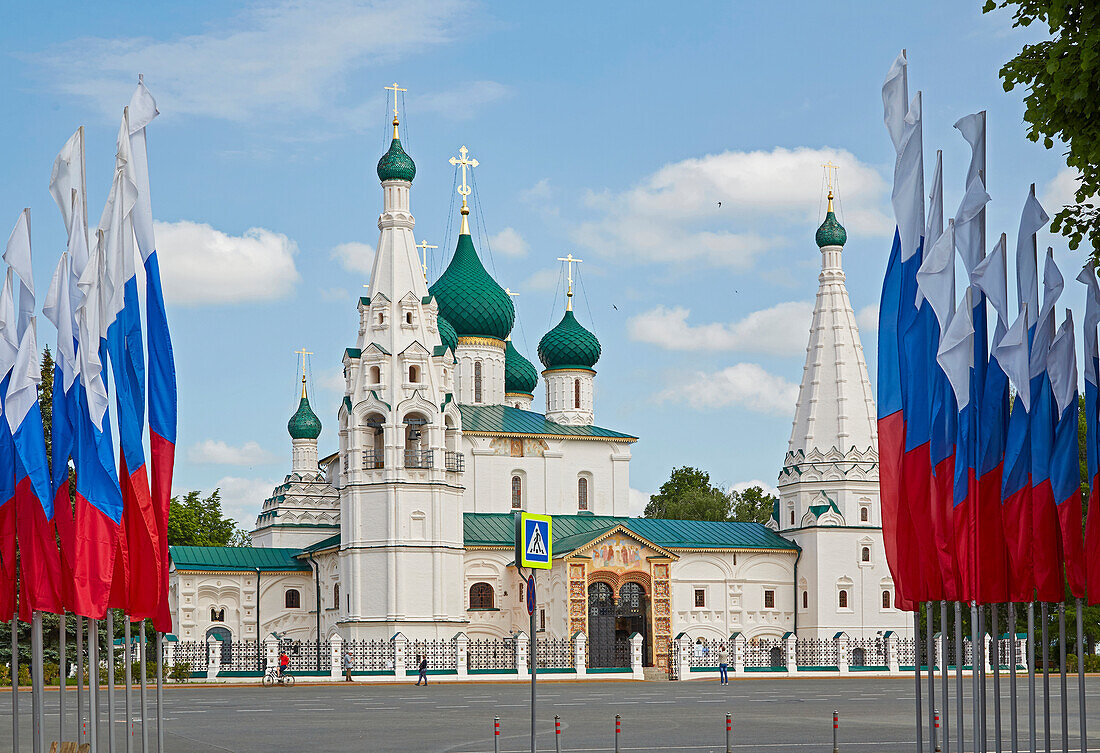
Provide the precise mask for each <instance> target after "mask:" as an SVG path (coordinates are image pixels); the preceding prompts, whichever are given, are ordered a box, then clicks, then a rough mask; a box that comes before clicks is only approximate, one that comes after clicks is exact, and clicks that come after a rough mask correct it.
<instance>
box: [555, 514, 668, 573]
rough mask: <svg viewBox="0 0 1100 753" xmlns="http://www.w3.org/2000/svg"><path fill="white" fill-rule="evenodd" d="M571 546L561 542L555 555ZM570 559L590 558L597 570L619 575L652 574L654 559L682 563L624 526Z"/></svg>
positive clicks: (579, 550) (577, 552)
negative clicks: (627, 572)
mask: <svg viewBox="0 0 1100 753" xmlns="http://www.w3.org/2000/svg"><path fill="white" fill-rule="evenodd" d="M568 538H578V537H568ZM569 545H570V544H569V543H567V542H566V541H562V542H558V543H556V545H555V551H561V549H560V547H563V546H569ZM567 556H574V557H587V558H589V559H591V561H592V564H591V567H592V569H593V570H601V569H602V570H614V571H616V572H626V571H628V570H639V571H643V572H648V571H649V560H650V558H652V557H668V558H669V559H678V557H677V555H675V554H673V553H672V552H670V551H669V550H667V549H665V548H663V547H661V546H658V545H657V544H654V543H653V542H652V541H647V540H646V539H644V538H642V537H641V536H639V535H638V534H636V533H634V532H633V531H631V530H630V529H628V528H627V527H626V526H623V525H617V526H615V527H614V528H612V529H611V530H609V531H606V532H604V533H602V534H599V535H598V536H596V537H595V538H594V539H591V540H590V541H589V542H588V543H587V544H584V545H582V546H579V547H577V548H575V549H574V550H573V551H572V552H571V553H569V554H568V555H567Z"/></svg>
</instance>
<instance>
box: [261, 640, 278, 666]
mask: <svg viewBox="0 0 1100 753" xmlns="http://www.w3.org/2000/svg"><path fill="white" fill-rule="evenodd" d="M264 651H265V652H266V653H267V668H268V669H271V668H272V667H277V666H279V641H277V640H275V639H274V638H272V637H270V636H269V637H267V638H265V639H264Z"/></svg>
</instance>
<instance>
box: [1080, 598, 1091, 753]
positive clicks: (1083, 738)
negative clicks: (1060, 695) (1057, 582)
mask: <svg viewBox="0 0 1100 753" xmlns="http://www.w3.org/2000/svg"><path fill="white" fill-rule="evenodd" d="M1083 608H1084V603H1083V602H1082V601H1081V599H1078V600H1077V704H1078V706H1077V712H1078V717H1079V718H1080V721H1081V753H1086V752H1087V751H1088V749H1089V738H1088V735H1087V734H1086V725H1085V639H1084V629H1083V627H1082V624H1083V623H1082V617H1081V610H1082V609H1083Z"/></svg>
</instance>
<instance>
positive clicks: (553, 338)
mask: <svg viewBox="0 0 1100 753" xmlns="http://www.w3.org/2000/svg"><path fill="white" fill-rule="evenodd" d="M539 360H540V361H542V365H543V366H545V367H546V368H547V369H591V368H592V367H593V366H595V365H596V361H598V360H600V341H599V340H597V339H596V336H595V335H594V334H592V333H591V332H589V331H588V330H587V329H585V328H584V327H582V326H581V323H580V322H578V321H577V317H576V316H574V315H573V312H572V310H568V311H566V312H565V316H563V317H562V318H561V321H560V322H558V326H556V327H554V329H552V330H550V331H549V332H547V333H546V334H545V335H543V336H542V340H540V341H539Z"/></svg>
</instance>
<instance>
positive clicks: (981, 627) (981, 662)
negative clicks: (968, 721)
mask: <svg viewBox="0 0 1100 753" xmlns="http://www.w3.org/2000/svg"><path fill="white" fill-rule="evenodd" d="M985 636H986V632H985V606H984V605H982V606H979V607H978V642H977V645H976V646H975V648H974V657H975V663H974V671H975V672H976V673H977V675H978V696H977V698H978V699H980V701H981V718H982V737H981V740H982V747H981V750H982V753H986V751H988V750H989V739H988V738H989V729H988V728H987V725H986V720H987V719H989V717H988V715H986V712H985V708H986V706H985V660H986V656H985ZM975 702H977V701H975Z"/></svg>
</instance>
